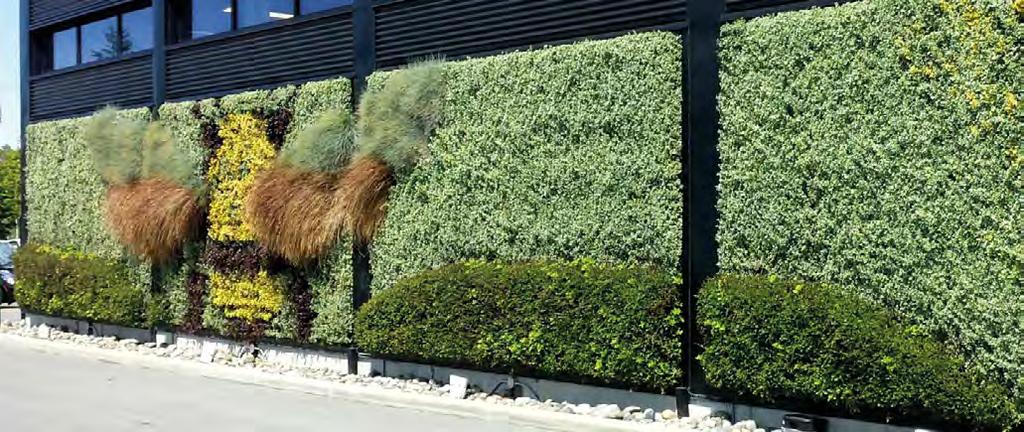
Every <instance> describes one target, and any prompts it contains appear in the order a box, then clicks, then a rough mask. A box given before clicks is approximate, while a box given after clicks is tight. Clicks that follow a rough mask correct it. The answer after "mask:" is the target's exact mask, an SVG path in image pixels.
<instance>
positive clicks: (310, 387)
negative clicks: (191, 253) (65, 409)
mask: <svg viewBox="0 0 1024 432" xmlns="http://www.w3.org/2000/svg"><path fill="white" fill-rule="evenodd" d="M0 343H11V344H20V345H23V346H27V347H31V348H34V349H39V350H42V351H46V352H51V353H58V354H72V355H77V356H81V357H87V358H90V359H94V360H101V361H108V362H115V363H120V364H125V365H133V366H140V367H149V368H152V369H158V370H165V371H173V372H177V373H183V374H188V375H192V376H202V377H206V378H211V379H219V380H224V381H232V382H238V383H244V384H255V385H260V386H264V387H270V388H275V389H280V390H287V391H297V392H302V393H307V394H313V395H318V396H325V397H329V398H338V399H343V400H352V401H359V402H368V403H374V404H378V405H384V406H389V407H395V408H403V409H410V410H415V411H420V412H426V413H433V414H441V415H449V416H456V417H470V418H479V419H484V420H500V421H503V422H507V423H509V424H511V425H514V426H522V427H533V428H538V429H547V430H557V431H573V432H576V431H579V430H586V431H597V432H619V431H651V430H659V429H664V427H663V426H662V425H659V424H647V425H641V424H636V423H629V422H624V421H620V420H606V419H599V418H594V417H587V416H581V415H574V414H564V413H556V412H549V411H541V410H537V409H532V408H519V407H512V406H503V405H494V404H490V403H486V402H478V401H469V400H459V399H446V398H444V397H439V396H427V395H420V394H412V393H406V392H403V391H401V390H388V389H379V388H373V387H364V386H361V385H353V384H343V383H336V382H329V381H322V380H314V379H309V378H302V377H294V376H287V375H278V374H273V373H269V372H263V371H259V370H255V369H245V368H238V367H231V366H223V365H217V364H205V363H199V362H195V361H187V360H178V359H170V358H163V357H153V356H147V355H143V354H138V353H133V352H125V351H113V350H107V349H102V348H96V347H88V346H79V345H73V344H69V343H64V342H59V341H51V340H42V339H33V338H26V337H21V336H14V335H10V334H0Z"/></svg>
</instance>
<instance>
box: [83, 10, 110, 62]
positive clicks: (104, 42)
mask: <svg viewBox="0 0 1024 432" xmlns="http://www.w3.org/2000/svg"><path fill="white" fill-rule="evenodd" d="M117 54H118V48H117V17H110V18H107V19H104V20H99V21H96V22H92V23H89V24H86V25H83V26H82V63H88V62H91V61H95V60H102V59H106V58H111V57H116V56H117Z"/></svg>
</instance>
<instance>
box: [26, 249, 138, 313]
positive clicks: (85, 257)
mask: <svg viewBox="0 0 1024 432" xmlns="http://www.w3.org/2000/svg"><path fill="white" fill-rule="evenodd" d="M14 266H15V268H17V271H18V286H17V289H16V290H15V298H16V299H17V300H18V304H19V305H20V306H21V307H22V308H24V309H25V310H27V311H30V312H36V313H42V314H46V315H52V316H60V317H67V318H74V319H81V320H87V321H95V322H102V323H108V324H118V325H123V326H131V327H147V326H148V324H149V321H148V320H147V315H146V311H147V305H148V304H149V302H150V300H151V297H150V295H149V290H148V289H147V288H146V287H145V285H144V284H142V283H140V282H141V281H142V280H141V278H140V277H139V276H140V275H139V274H138V273H134V272H133V271H132V270H131V265H129V264H126V263H124V262H122V261H121V260H115V259H109V258H101V257H97V256H95V255H91V254H86V253H82V252H77V251H72V250H68V249H57V248H52V247H49V246H40V245H38V244H35V243H33V244H29V245H26V246H24V247H21V248H19V249H18V252H17V253H16V254H15V256H14Z"/></svg>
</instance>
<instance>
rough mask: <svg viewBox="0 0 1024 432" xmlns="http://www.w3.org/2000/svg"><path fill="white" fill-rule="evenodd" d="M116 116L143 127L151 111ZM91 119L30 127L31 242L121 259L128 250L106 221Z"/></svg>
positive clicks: (104, 189)
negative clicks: (89, 133) (88, 133)
mask: <svg viewBox="0 0 1024 432" xmlns="http://www.w3.org/2000/svg"><path fill="white" fill-rule="evenodd" d="M117 115H118V116H119V117H121V118H129V119H133V121H138V122H144V121H146V120H147V119H149V111H148V110H146V109H135V110H127V111H121V112H119V113H118V114H117ZM88 119H89V118H88V117H83V118H74V119H67V120H55V121H47V122H40V123H35V124H32V125H30V126H29V127H28V130H27V133H28V148H29V149H30V150H29V151H28V152H27V157H28V166H27V173H26V174H27V181H26V183H25V187H26V189H27V193H28V200H27V203H26V205H27V208H28V228H29V232H30V233H31V238H32V241H37V242H40V243H45V244H50V245H54V246H59V247H70V248H74V249H77V250H81V251H84V252H88V253H92V254H97V255H100V256H104V257H109V258H117V257H120V256H121V255H122V252H123V250H122V248H121V246H120V245H119V244H118V242H117V240H115V239H114V237H113V236H112V235H111V233H110V231H109V230H108V229H107V227H106V225H105V223H104V221H103V200H104V197H105V193H106V188H105V185H104V182H103V180H102V179H101V178H100V175H99V170H98V169H97V166H96V164H95V163H94V162H93V158H92V156H91V150H90V148H89V146H88V145H87V144H86V140H85V138H84V137H83V126H84V125H85V124H86V123H87V121H88Z"/></svg>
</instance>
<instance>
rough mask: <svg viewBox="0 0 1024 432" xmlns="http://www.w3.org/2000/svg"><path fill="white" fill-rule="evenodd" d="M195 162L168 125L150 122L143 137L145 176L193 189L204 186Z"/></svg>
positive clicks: (143, 167)
mask: <svg viewBox="0 0 1024 432" xmlns="http://www.w3.org/2000/svg"><path fill="white" fill-rule="evenodd" d="M196 171H197V170H196V167H195V162H193V161H192V159H191V158H189V157H188V155H187V154H186V153H185V152H184V151H183V149H182V148H180V147H178V145H177V143H175V141H174V137H173V136H171V133H170V131H169V130H168V129H167V127H166V126H165V125H164V124H163V123H161V122H159V121H157V122H152V123H150V124H149V127H147V128H146V134H145V135H144V136H143V138H142V172H141V175H142V177H143V178H154V177H155V178H160V179H163V180H166V181H169V182H172V183H175V184H178V185H181V186H185V187H187V188H189V189H191V190H193V191H197V190H199V189H200V188H201V187H202V179H201V178H200V177H199V176H197V175H196V174H195V173H196Z"/></svg>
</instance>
